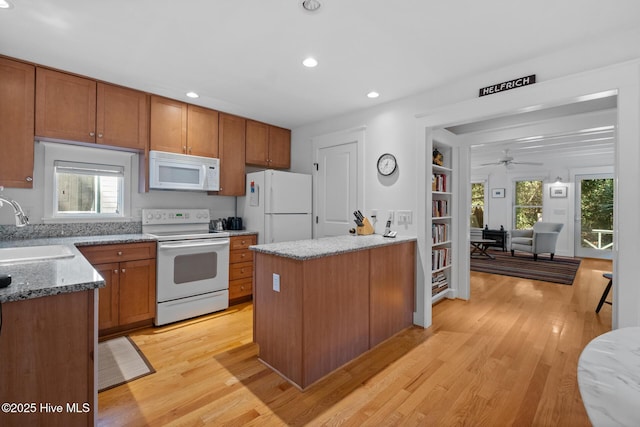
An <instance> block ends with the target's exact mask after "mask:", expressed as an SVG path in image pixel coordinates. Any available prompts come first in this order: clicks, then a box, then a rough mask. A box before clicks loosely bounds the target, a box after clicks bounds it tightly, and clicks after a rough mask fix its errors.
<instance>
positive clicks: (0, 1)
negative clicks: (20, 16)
mask: <svg viewBox="0 0 640 427" xmlns="http://www.w3.org/2000/svg"><path fill="white" fill-rule="evenodd" d="M12 7H13V5H12V4H11V3H9V2H8V1H7V0H0V9H11V8H12Z"/></svg>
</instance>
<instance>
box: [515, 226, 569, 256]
mask: <svg viewBox="0 0 640 427" xmlns="http://www.w3.org/2000/svg"><path fill="white" fill-rule="evenodd" d="M563 225H564V224H558V223H554V222H536V223H535V224H534V225H533V229H529V230H511V256H514V252H515V251H523V252H530V253H532V254H533V260H534V261H537V260H538V254H546V253H549V254H551V260H553V255H554V254H555V252H556V243H557V241H558V235H559V234H560V230H562V227H563Z"/></svg>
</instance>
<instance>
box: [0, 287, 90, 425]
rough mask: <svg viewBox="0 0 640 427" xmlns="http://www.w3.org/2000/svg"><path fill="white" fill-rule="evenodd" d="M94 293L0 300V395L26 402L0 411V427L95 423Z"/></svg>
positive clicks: (1, 397)
mask: <svg viewBox="0 0 640 427" xmlns="http://www.w3.org/2000/svg"><path fill="white" fill-rule="evenodd" d="M95 298H96V291H95V290H87V291H79V292H72V293H66V294H59V295H52V296H44V297H39V298H33V299H27V300H21V301H14V302H6V303H3V304H2V333H0V361H2V363H0V378H1V379H2V380H0V401H1V402H2V403H15V404H18V405H23V406H22V408H26V410H21V411H17V412H16V413H9V412H8V411H3V413H0V424H1V425H2V426H3V427H9V426H38V425H39V426H44V425H46V426H82V427H85V426H90V425H94V424H95V417H94V416H95V415H96V413H97V410H98V408H97V407H96V403H97V394H96V389H95V388H94V385H95V383H96V381H97V379H95V378H94V364H95V363H96V361H95V359H96V358H95V351H97V342H96V338H95V334H94V321H95V320H94V319H95V317H94V301H95ZM30 404H33V405H36V406H35V410H32V409H33V408H30V407H28V406H27V405H30ZM46 404H49V405H51V406H58V405H61V407H62V408H63V409H62V410H61V411H60V412H53V411H50V412H47V411H45V410H41V409H40V408H41V405H46ZM74 404H78V405H79V406H77V409H76V410H75V411H74V410H70V409H72V408H74V407H73V406H72V408H69V406H67V405H74ZM85 405H86V406H85ZM83 411H84V412H83Z"/></svg>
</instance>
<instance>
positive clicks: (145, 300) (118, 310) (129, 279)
mask: <svg viewBox="0 0 640 427" xmlns="http://www.w3.org/2000/svg"><path fill="white" fill-rule="evenodd" d="M78 249H79V250H80V252H81V253H82V254H83V255H84V256H85V257H86V258H87V260H89V262H90V263H91V264H92V265H93V266H94V268H95V269H96V270H98V272H99V273H100V274H101V275H102V277H103V278H104V280H105V284H106V286H105V287H104V288H100V291H99V307H98V329H99V334H100V335H101V336H103V335H110V334H113V333H119V332H123V331H125V330H130V329H132V328H136V327H138V326H142V325H145V326H147V325H149V324H150V323H151V322H150V321H151V320H152V319H153V318H154V317H155V314H156V244H155V242H144V243H128V244H109V245H96V246H81V247H79V248H78Z"/></svg>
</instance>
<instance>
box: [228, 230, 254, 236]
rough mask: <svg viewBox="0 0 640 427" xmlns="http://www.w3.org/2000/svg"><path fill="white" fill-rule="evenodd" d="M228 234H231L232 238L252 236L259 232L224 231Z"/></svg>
mask: <svg viewBox="0 0 640 427" xmlns="http://www.w3.org/2000/svg"><path fill="white" fill-rule="evenodd" d="M224 231H225V232H226V233H229V236H230V237H234V236H250V235H252V234H258V232H257V231H251V230H224Z"/></svg>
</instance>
